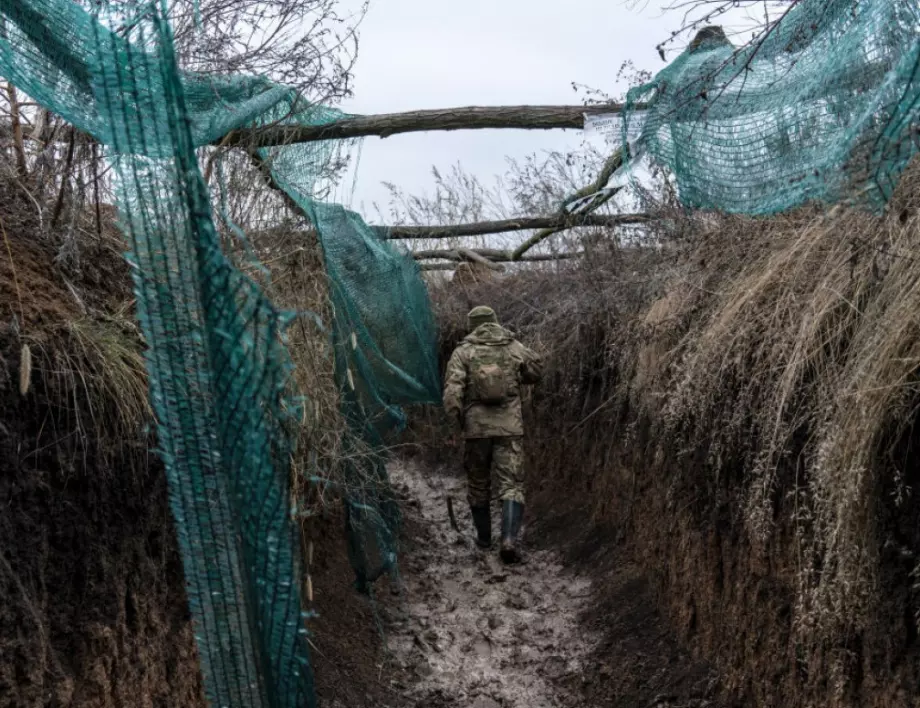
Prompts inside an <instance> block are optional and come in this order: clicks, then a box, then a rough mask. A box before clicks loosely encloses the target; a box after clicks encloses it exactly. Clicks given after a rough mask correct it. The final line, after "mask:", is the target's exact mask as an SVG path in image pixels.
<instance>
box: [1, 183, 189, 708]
mask: <svg viewBox="0 0 920 708" xmlns="http://www.w3.org/2000/svg"><path fill="white" fill-rule="evenodd" d="M3 197H4V206H5V207H6V209H5V210H4V213H3V218H2V227H3V228H2V229H0V231H2V235H0V236H2V240H3V244H2V247H0V507H2V512H0V707H2V708H6V707H10V708H13V707H15V708H38V707H39V706H48V707H50V708H64V707H70V706H73V707H76V706H80V707H81V708H110V707H111V708H115V707H116V706H119V707H120V706H132V708H133V707H135V706H136V707H138V708H155V707H162V708H197V707H198V706H204V700H203V696H202V686H201V678H200V674H199V669H198V659H197V653H196V650H195V642H194V637H193V635H192V628H191V622H190V617H189V612H188V609H187V601H186V596H185V591H184V582H183V572H182V564H181V559H180V557H179V552H178V546H177V543H176V537H175V530H174V527H173V522H172V516H171V514H170V512H169V505H168V495H167V489H166V477H165V474H164V471H163V467H162V465H161V463H160V462H159V459H158V458H157V457H156V456H155V455H154V454H153V453H152V451H151V441H150V440H146V439H145V436H144V435H143V434H140V435H138V436H136V437H135V438H134V439H131V440H126V439H120V438H119V436H118V434H117V433H114V432H113V431H112V428H113V426H110V425H108V421H109V420H110V416H111V415H112V413H113V408H114V406H116V405H117V404H118V403H119V402H118V401H113V400H99V399H97V400H90V399H91V395H90V391H91V390H94V389H92V387H91V386H87V384H86V382H87V379H88V378H90V377H91V376H92V374H91V373H88V372H81V371H79V354H78V353H76V352H74V351H73V344H72V341H71V340H69V339H68V338H67V336H66V333H65V332H64V330H65V328H66V325H67V324H68V323H69V322H71V321H73V320H74V319H77V318H80V317H95V316H97V315H102V314H104V313H108V312H111V311H113V310H114V309H115V308H116V307H117V306H119V305H124V304H125V303H127V302H128V300H129V298H130V287H129V276H128V271H127V267H126V265H125V263H124V260H123V259H122V257H121V255H120V252H119V249H118V247H117V244H116V243H114V242H112V243H109V242H107V241H105V240H103V239H100V240H98V241H96V242H88V243H86V244H84V245H83V247H82V251H81V259H80V260H77V259H75V258H63V259H61V258H58V256H61V255H62V254H63V255H66V253H67V251H66V248H63V247H61V244H58V245H53V244H52V243H51V239H50V238H49V237H48V236H47V235H45V234H40V233H38V231H37V229H36V225H35V224H33V223H31V222H29V221H28V220H27V219H26V220H22V219H20V218H18V216H19V215H23V214H26V215H28V214H30V213H31V210H30V209H29V208H27V205H23V204H18V206H17V201H18V200H20V197H17V195H16V193H13V194H4V195H3ZM26 341H28V342H30V343H31V345H32V351H33V356H32V366H31V372H32V373H31V377H29V378H30V381H29V385H28V389H27V391H26V393H25V394H21V393H20V372H21V370H22V369H23V363H22V361H21V352H22V346H23V343H24V342H26ZM81 377H82V378H81Z"/></svg>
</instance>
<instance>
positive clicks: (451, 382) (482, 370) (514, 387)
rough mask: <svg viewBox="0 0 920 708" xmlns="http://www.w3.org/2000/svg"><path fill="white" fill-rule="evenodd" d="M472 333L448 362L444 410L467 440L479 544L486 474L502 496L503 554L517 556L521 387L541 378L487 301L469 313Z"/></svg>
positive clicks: (484, 529) (486, 503)
mask: <svg viewBox="0 0 920 708" xmlns="http://www.w3.org/2000/svg"><path fill="white" fill-rule="evenodd" d="M467 321H468V325H469V330H470V333H469V334H468V335H467V337H466V338H465V339H464V340H463V342H462V343H461V344H460V346H458V347H457V348H456V349H455V350H454V353H453V354H452V355H451V357H450V362H449V363H448V364H447V374H446V381H445V384H444V409H445V411H447V415H448V418H449V419H450V421H451V423H452V424H453V425H454V428H455V430H456V432H457V433H462V435H463V438H464V439H465V444H464V445H465V447H464V455H463V466H464V469H465V470H466V479H467V499H468V500H469V503H470V511H471V512H472V515H473V524H474V525H475V526H476V543H477V545H479V547H480V548H489V547H491V545H492V516H491V510H490V502H491V498H492V497H491V483H492V479H491V477H492V473H493V472H494V473H495V476H496V478H497V479H498V491H499V498H500V499H501V501H502V532H501V557H502V560H503V561H505V562H506V563H515V562H517V561H519V560H520V553H519V551H518V547H517V540H518V539H517V537H518V533H519V532H520V528H521V518H522V517H523V514H524V474H523V465H524V446H523V444H522V440H523V436H524V421H523V418H522V416H521V386H522V385H527V384H535V383H537V382H538V381H539V380H540V374H541V369H542V364H541V361H540V357H539V356H538V355H537V354H536V353H534V352H533V351H531V350H530V349H528V348H527V347H525V346H524V345H523V344H521V343H520V342H518V341H517V340H516V339H514V337H512V336H511V333H510V332H508V330H506V329H504V328H503V327H501V325H499V324H498V319H497V318H496V316H495V312H494V311H493V310H492V308H490V307H475V308H473V309H472V310H471V311H470V313H469V315H468V316H467Z"/></svg>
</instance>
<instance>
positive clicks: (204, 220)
mask: <svg viewBox="0 0 920 708" xmlns="http://www.w3.org/2000/svg"><path fill="white" fill-rule="evenodd" d="M94 8H95V9H94V11H93V12H92V13H89V12H87V11H85V10H84V9H82V8H81V7H80V6H79V5H77V4H75V3H72V2H69V1H68V0H0V19H2V25H0V74H2V75H3V76H5V77H7V78H8V79H9V80H11V81H12V82H13V83H14V84H15V85H17V86H18V87H20V88H21V89H22V90H24V91H25V92H26V93H28V94H29V95H30V96H31V97H32V98H34V99H35V100H36V101H37V102H38V103H40V104H41V105H42V106H44V107H46V108H48V109H49V110H51V111H53V112H55V113H57V114H58V115H60V116H62V117H64V118H65V119H66V120H68V121H69V122H71V123H72V124H73V125H74V126H76V127H77V128H78V129H80V130H82V131H84V132H86V133H88V134H90V135H92V136H93V137H94V138H95V139H96V140H98V141H99V142H100V143H101V144H102V145H103V146H104V147H105V150H106V156H107V158H108V159H109V160H110V161H111V163H112V164H113V166H114V168H115V169H114V175H115V177H114V182H115V184H114V186H115V190H116V195H117V202H118V207H119V214H120V220H121V226H122V229H123V231H124V232H125V234H126V237H127V240H128V244H129V253H128V256H127V257H128V260H129V262H130V264H131V266H132V272H133V276H134V282H135V289H136V293H137V309H138V317H139V319H140V322H141V325H142V331H143V334H144V337H145V340H146V344H147V368H148V373H149V378H150V393H151V399H152V402H153V406H154V410H155V412H156V417H157V426H158V427H157V431H158V441H159V446H160V450H159V452H160V454H161V456H162V458H163V460H164V462H165V464H166V469H167V476H168V481H169V490H170V503H171V507H172V510H173V514H174V516H175V520H176V527H177V534H178V537H179V545H180V550H181V553H182V558H183V564H184V567H185V576H186V583H187V587H188V596H189V604H190V609H191V612H192V616H193V619H194V626H195V634H196V640H197V644H198V649H199V655H200V659H201V666H202V673H203V676H204V680H205V691H206V694H207V697H208V699H209V700H210V702H211V704H212V705H214V706H239V707H240V708H243V707H246V708H258V707H259V706H273V707H281V706H289V707H290V708H294V707H295V706H297V707H301V706H305V705H309V706H312V705H315V697H314V691H313V679H312V672H311V669H310V663H309V657H308V649H307V637H306V629H305V624H304V619H305V616H304V613H303V611H302V605H301V598H300V582H301V578H302V569H301V551H300V548H299V544H298V537H297V534H296V528H295V524H294V522H293V520H292V518H291V501H290V480H289V477H288V475H289V471H290V456H291V453H292V446H291V439H290V438H289V435H288V432H289V431H290V430H291V429H292V427H293V426H295V425H296V421H298V420H300V415H299V411H298V409H297V405H296V403H295V402H294V401H292V400H291V399H289V398H288V397H287V395H286V394H287V392H288V381H289V377H290V375H291V369H292V364H291V361H290V358H289V356H288V353H287V351H286V349H285V345H284V330H285V327H286V325H287V323H288V322H289V321H290V320H291V318H292V317H293V315H292V314H291V313H285V312H281V311H279V310H278V309H276V308H275V307H274V306H273V305H272V304H271V303H270V302H269V301H268V300H267V299H266V297H265V296H264V294H263V293H262V291H261V290H260V288H259V287H258V286H257V285H256V284H255V283H254V282H253V281H252V280H250V279H248V278H247V277H245V276H244V275H242V274H241V273H240V272H239V271H237V270H236V269H235V268H234V267H233V265H232V264H231V263H230V261H229V260H228V259H227V257H226V256H225V255H224V253H223V252H222V250H221V244H220V239H219V237H218V234H217V231H216V229H215V226H214V222H213V221H212V216H211V205H210V203H209V196H208V190H207V187H206V185H205V183H204V180H203V178H202V176H201V173H200V171H199V167H198V162H197V159H196V154H195V150H196V148H198V147H200V146H202V145H207V144H209V143H212V142H213V141H215V140H218V139H220V138H221V137H223V136H224V135H226V134H227V133H228V132H229V131H232V130H233V129H235V128H239V127H242V126H249V127H253V126H259V125H265V124H268V123H279V122H281V123H289V124H292V125H296V124H310V125H315V124H317V123H321V122H325V121H329V120H334V119H335V118H337V117H340V116H341V113H339V112H337V111H335V110H332V109H328V108H323V107H315V106H310V105H308V104H307V103H306V102H304V101H303V100H302V99H300V98H298V97H297V95H296V94H295V93H294V92H293V91H292V90H290V89H287V88H285V87H283V86H278V85H276V84H273V83H271V82H270V81H267V80H265V79H260V78H249V77H230V78H215V77H205V76H201V75H196V74H191V73H187V72H182V71H181V70H180V69H179V67H178V66H177V63H176V58H175V53H174V50H173V47H172V40H171V33H170V27H169V24H168V21H167V20H166V12H165V8H164V6H161V5H159V4H157V3H146V4H145V3H141V4H138V3H123V4H122V3H116V2H108V3H101V4H97V5H95V6H94ZM334 152H335V148H334V146H332V145H330V144H329V143H319V144H313V145H310V146H291V147H287V148H271V149H265V150H263V155H264V156H265V157H266V158H269V164H270V166H271V169H272V173H273V175H274V177H275V178H276V182H277V184H279V185H287V187H288V189H289V190H290V193H291V194H292V195H294V196H296V199H297V201H298V203H299V204H300V205H301V206H302V207H303V208H304V209H305V210H307V211H308V213H310V214H311V215H313V217H314V220H315V222H316V225H317V227H318V231H319V236H320V242H321V244H322V245H323V247H324V250H325V257H326V263H327V266H328V268H329V275H330V280H331V288H332V293H333V301H334V309H335V317H334V321H333V323H332V325H333V326H332V332H333V335H332V336H333V344H334V346H335V351H336V357H337V363H338V364H339V366H338V367H337V370H338V374H339V376H340V379H341V380H342V382H343V385H344V383H345V382H346V381H347V382H348V384H349V387H348V389H347V390H348V391H349V395H348V396H347V397H346V400H345V404H344V405H345V406H346V414H347V416H348V419H349V421H350V422H351V424H352V426H353V427H354V428H355V430H356V432H357V433H358V438H359V439H363V440H366V441H367V442H368V450H367V451H365V453H366V459H367V460H368V463H367V464H368V465H370V467H369V471H370V472H372V473H373V474H368V470H367V469H357V468H356V469H355V470H354V479H355V480H359V481H360V483H356V484H355V485H354V487H353V488H352V485H348V487H349V489H348V490H347V494H348V499H349V502H350V506H351V507H353V509H354V514H351V515H350V520H349V528H350V529H351V533H350V544H349V545H350V546H353V547H354V550H353V560H354V563H355V567H356V571H357V573H358V576H359V579H360V578H368V577H370V576H374V575H375V574H379V572H381V571H382V570H385V569H388V568H389V567H391V566H392V563H393V559H394V557H395V538H396V528H395V525H396V523H397V521H398V514H397V513H396V512H395V506H394V504H393V503H392V500H391V499H390V498H389V495H388V492H387V489H388V486H387V480H386V472H385V468H384V467H383V464H382V461H381V460H380V458H379V457H378V454H377V453H379V446H380V444H381V443H382V442H383V441H384V439H385V437H386V435H388V434H389V433H390V432H391V431H392V430H393V429H397V428H398V427H399V426H400V424H401V420H402V413H401V411H400V410H399V407H398V406H399V405H400V404H401V403H406V402H412V401H428V400H433V398H435V397H436V395H437V380H436V379H437V376H436V359H435V337H434V329H433V325H432V324H431V323H432V317H431V313H430V310H429V307H428V301H427V295H426V292H425V287H424V284H423V282H422V280H421V278H420V276H419V273H418V271H417V270H416V267H415V265H414V264H413V263H411V261H410V260H409V259H406V258H405V257H404V256H402V255H400V254H398V253H396V252H395V251H393V250H392V249H391V248H390V247H389V246H388V245H387V244H386V243H385V242H383V241H381V240H380V239H379V238H377V237H376V235H375V234H374V233H373V232H372V231H371V230H370V229H369V228H368V227H367V226H366V225H365V224H364V223H363V222H362V221H361V220H360V218H359V217H357V215H355V214H351V213H348V212H345V211H344V210H343V209H341V208H340V207H336V206H333V205H325V204H319V203H314V202H313V201H312V199H311V198H310V196H309V195H310V193H311V189H312V187H313V184H314V183H315V181H316V180H317V179H318V177H319V176H320V174H321V173H322V171H323V169H324V168H325V166H326V165H327V163H328V161H329V160H330V159H331V156H332V155H333V153H334ZM403 321H411V322H413V323H417V324H415V325H413V326H410V327H408V328H405V327H402V326H401V325H400V326H399V327H397V323H401V322H403ZM397 329H399V331H400V339H399V341H396V340H395V338H394V332H395V331H396V330H397ZM403 367H405V368H403ZM356 516H357V517H358V521H355V520H354V517H356ZM369 549H373V550H369ZM372 557H373V558H377V559H378V560H377V561H375V565H376V566H378V567H375V568H372V567H370V566H371V564H372V562H371V558H372ZM381 558H382V559H383V560H382V561H381V560H379V559H381Z"/></svg>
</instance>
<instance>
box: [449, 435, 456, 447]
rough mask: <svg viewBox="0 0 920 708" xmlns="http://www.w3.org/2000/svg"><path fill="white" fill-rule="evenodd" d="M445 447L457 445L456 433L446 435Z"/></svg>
mask: <svg viewBox="0 0 920 708" xmlns="http://www.w3.org/2000/svg"><path fill="white" fill-rule="evenodd" d="M447 447H449V448H450V449H454V448H455V447H457V436H456V435H450V436H448V438H447Z"/></svg>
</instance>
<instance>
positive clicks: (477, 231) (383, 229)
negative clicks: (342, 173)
mask: <svg viewBox="0 0 920 708" xmlns="http://www.w3.org/2000/svg"><path fill="white" fill-rule="evenodd" d="M648 220H649V216H648V214H590V213H589V214H556V215H554V216H538V217H524V218H520V219H503V220H501V221H478V222H473V223H469V224H455V225H452V226H374V227H373V228H374V230H375V231H376V232H377V233H378V234H379V235H380V237H381V238H385V239H409V238H416V239H443V238H454V237H457V236H482V235H485V234H500V233H507V232H509V231H527V230H530V229H547V228H558V229H572V228H576V227H579V226H601V227H613V226H621V225H624V224H641V223H643V222H646V221H648Z"/></svg>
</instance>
